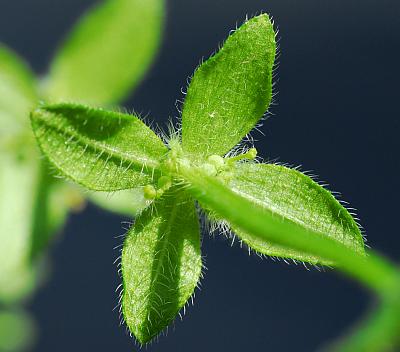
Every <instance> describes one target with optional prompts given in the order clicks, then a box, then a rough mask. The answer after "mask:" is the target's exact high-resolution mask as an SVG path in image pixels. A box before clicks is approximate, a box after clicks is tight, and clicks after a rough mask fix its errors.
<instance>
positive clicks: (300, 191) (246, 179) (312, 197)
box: [229, 163, 364, 263]
mask: <svg viewBox="0 0 400 352" xmlns="http://www.w3.org/2000/svg"><path fill="white" fill-rule="evenodd" d="M229 187H230V188H231V189H232V190H233V191H234V192H235V193H237V194H239V195H241V196H243V197H245V198H247V199H249V200H251V201H252V202H254V203H256V204H258V205H260V206H261V207H262V208H264V209H265V210H266V211H269V212H271V213H272V214H274V215H276V216H278V217H282V218H284V219H289V220H290V221H293V222H294V223H296V224H299V225H300V226H302V227H304V228H306V229H310V230H311V231H315V232H319V233H323V234H325V235H326V236H329V237H331V238H332V239H335V240H337V241H338V242H340V243H342V244H344V245H346V246H347V247H349V248H351V249H353V250H354V251H356V252H361V253H363V252H364V242H363V238H362V235H361V233H360V230H359V228H358V226H357V224H356V222H355V221H354V219H353V218H352V216H351V215H350V214H349V212H348V211H347V210H346V209H345V208H344V207H343V206H342V205H341V204H340V203H339V202H338V201H337V200H336V199H335V198H334V197H333V196H332V194H331V193H330V192H329V191H327V190H326V189H324V188H323V187H321V186H320V185H318V184H317V183H316V182H314V181H313V180H312V179H311V178H310V177H308V176H306V175H304V174H302V173H301V172H299V171H297V170H294V169H289V168H287V167H284V166H280V165H273V164H253V163H241V164H237V165H236V168H235V171H234V176H233V178H232V180H231V181H230V183H229ZM233 230H234V232H235V233H236V234H237V235H238V237H239V238H241V239H242V240H243V241H244V242H245V243H246V244H247V245H249V246H250V247H251V248H253V249H255V250H256V251H258V252H260V253H263V254H267V255H271V256H275V257H283V258H292V259H297V260H301V261H310V259H311V261H312V262H313V263H317V262H320V260H319V258H310V257H309V255H304V253H301V252H298V251H295V250H293V249H291V248H284V247H282V246H277V245H273V244H271V243H269V242H267V241H265V240H263V239H259V238H255V237H253V236H252V235H249V234H248V233H246V232H245V231H242V230H240V229H237V228H236V227H235V226H233Z"/></svg>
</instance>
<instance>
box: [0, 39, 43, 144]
mask: <svg viewBox="0 0 400 352" xmlns="http://www.w3.org/2000/svg"><path fill="white" fill-rule="evenodd" d="M35 100H36V88H35V81H34V76H33V74H32V73H31V71H30V70H29V68H28V67H27V66H26V65H25V63H24V62H23V61H22V60H21V59H20V58H19V57H18V56H17V55H16V54H15V53H13V52H12V51H11V50H10V49H8V48H6V47H5V46H3V45H1V44H0V137H1V139H2V141H0V147H1V142H4V138H8V137H10V136H11V135H13V134H14V133H16V132H20V130H21V128H24V127H26V126H28V119H27V115H28V114H29V110H30V109H31V108H32V106H33V104H35Z"/></svg>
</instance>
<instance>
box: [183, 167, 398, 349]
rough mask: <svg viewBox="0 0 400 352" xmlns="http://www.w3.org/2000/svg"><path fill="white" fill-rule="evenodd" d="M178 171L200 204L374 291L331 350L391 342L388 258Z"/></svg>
mask: <svg viewBox="0 0 400 352" xmlns="http://www.w3.org/2000/svg"><path fill="white" fill-rule="evenodd" d="M179 174H180V175H181V177H183V178H184V179H185V180H186V181H187V182H188V183H189V185H190V187H189V190H190V191H191V192H192V194H193V195H194V196H195V197H196V198H197V199H198V200H199V201H200V202H201V203H204V204H207V205H208V206H209V207H210V208H212V209H213V210H214V211H215V212H216V213H218V215H219V216H221V217H223V218H225V219H227V220H228V221H229V222H230V223H232V224H234V225H236V226H237V227H239V228H241V229H243V230H245V231H248V232H250V233H252V234H253V235H255V236H259V237H260V238H262V239H265V240H268V241H269V242H271V243H274V244H277V245H282V246H288V247H291V248H294V249H297V250H301V251H304V252H307V253H309V254H312V255H318V256H322V257H324V258H326V259H328V260H331V261H332V262H334V263H336V265H335V266H336V267H337V268H338V269H340V270H341V271H343V272H344V273H346V274H347V275H349V276H351V277H353V278H355V279H357V280H358V281H360V282H361V283H362V284H363V285H365V286H366V287H368V288H369V289H371V290H373V291H375V292H376V293H377V294H378V295H379V297H380V299H381V306H380V308H379V310H378V312H377V313H376V314H375V315H373V316H372V318H370V320H368V321H367V323H366V324H364V326H363V328H362V329H361V330H360V331H358V332H357V333H356V334H355V335H353V336H352V337H350V338H349V339H348V340H346V341H344V342H343V343H340V344H339V345H338V346H337V347H336V348H335V349H338V350H340V351H342V350H344V351H350V350H351V351H370V348H369V346H370V345H373V342H374V343H375V344H378V341H380V340H381V339H383V341H386V345H390V342H389V341H388V338H391V339H392V341H393V338H394V337H395V335H396V332H397V330H398V327H399V326H400V304H399V298H398V297H399V296H400V274H399V270H398V268H397V267H396V266H395V265H394V264H393V263H391V262H390V261H388V260H387V259H385V258H383V257H381V256H379V255H378V254H376V253H374V252H372V251H369V252H368V254H367V255H366V256H364V255H362V254H360V253H357V252H355V251H353V250H351V249H350V248H347V247H345V246H344V245H342V244H340V243H339V242H337V241H335V240H333V239H330V238H329V237H327V236H323V234H320V233H316V232H311V231H308V230H305V229H303V228H301V227H299V226H298V225H296V224H294V223H292V222H289V221H284V220H282V219H281V218H277V217H276V216H274V215H273V214H272V213H266V212H265V211H263V210H262V209H260V208H259V207H257V206H256V205H255V204H253V203H252V202H250V201H249V200H247V199H245V198H243V197H241V196H239V195H237V194H235V193H234V192H232V191H231V190H230V189H228V188H227V187H224V186H223V184H222V183H221V182H219V181H217V180H215V179H213V178H211V177H209V176H207V175H205V174H202V173H201V171H199V170H196V169H193V168H189V167H187V168H186V167H181V168H179ZM393 297H395V298H393ZM376 326H379V328H376ZM384 327H385V328H384ZM370 331H374V334H370V333H369V332H370ZM381 335H384V337H383V336H381ZM377 346H378V345H377ZM381 347H382V348H380V349H379V350H383V351H384V350H385V349H384V348H386V347H384V346H383V345H382V346H381ZM374 351H377V349H375V350H374Z"/></svg>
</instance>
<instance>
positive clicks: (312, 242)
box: [180, 167, 364, 272]
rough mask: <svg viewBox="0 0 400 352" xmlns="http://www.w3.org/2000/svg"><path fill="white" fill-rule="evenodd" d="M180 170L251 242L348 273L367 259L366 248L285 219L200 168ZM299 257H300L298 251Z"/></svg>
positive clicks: (197, 193)
mask: <svg viewBox="0 0 400 352" xmlns="http://www.w3.org/2000/svg"><path fill="white" fill-rule="evenodd" d="M180 173H181V176H182V177H183V178H184V179H185V180H186V181H187V182H188V183H189V187H188V191H189V192H190V193H192V195H193V196H194V197H195V198H196V199H197V200H198V201H199V202H200V203H201V204H202V205H204V206H205V207H206V209H207V210H211V211H212V212H214V213H215V214H216V216H217V217H218V218H219V219H224V220H226V221H227V222H228V223H229V224H230V225H232V226H233V227H234V228H235V229H237V230H240V231H242V232H243V233H246V234H248V236H249V237H248V238H247V240H248V241H251V242H256V241H257V242H264V243H270V244H271V245H273V246H276V247H280V248H285V251H286V250H293V251H294V253H299V254H301V258H302V260H304V261H306V262H310V263H313V264H327V265H328V264H329V265H335V266H340V267H341V268H342V270H345V271H347V272H351V270H350V269H348V265H351V264H352V263H357V265H362V263H363V262H362V261H360V258H364V251H363V249H362V248H358V251H357V252H355V251H354V249H353V248H351V247H349V246H348V242H347V241H343V240H342V238H335V237H333V236H332V234H331V233H329V232H328V233H321V232H316V231H314V230H312V229H310V228H309V227H307V226H306V225H305V224H299V223H296V222H294V221H292V220H290V219H288V218H283V217H282V216H280V215H278V214H276V213H274V212H273V211H272V210H271V209H267V208H265V207H264V206H262V205H260V204H259V203H257V202H256V201H254V199H251V198H249V197H246V196H244V195H242V194H240V195H239V194H238V193H236V192H234V191H232V190H231V188H230V187H229V186H227V185H226V184H224V183H223V182H222V181H221V180H218V179H217V178H215V177H211V176H208V175H207V174H205V173H204V172H202V171H201V170H199V169H198V170H194V169H191V168H183V167H182V168H181V169H180ZM338 216H339V214H338ZM357 236H358V235H356V234H354V237H357ZM295 259H299V257H298V256H297V254H296V256H295ZM355 259H356V260H355ZM360 263H361V264H360Z"/></svg>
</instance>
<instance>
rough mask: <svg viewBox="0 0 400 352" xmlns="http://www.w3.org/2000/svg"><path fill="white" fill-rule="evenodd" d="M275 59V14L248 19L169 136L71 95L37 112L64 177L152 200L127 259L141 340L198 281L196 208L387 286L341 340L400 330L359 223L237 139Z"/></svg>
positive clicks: (395, 297) (374, 345)
mask: <svg viewBox="0 0 400 352" xmlns="http://www.w3.org/2000/svg"><path fill="white" fill-rule="evenodd" d="M274 59H275V33H274V30H273V26H272V24H271V21H270V19H269V17H268V16H267V15H260V16H258V17H255V18H252V19H251V20H249V21H246V22H245V23H244V24H243V25H242V26H241V27H240V28H239V29H237V30H236V31H235V32H234V33H233V34H232V35H230V37H229V38H228V39H227V41H226V42H225V44H224V45H223V47H222V48H221V50H220V51H219V52H218V53H216V54H215V55H214V56H212V57H211V58H210V59H209V60H207V61H206V62H205V63H203V64H202V65H200V67H199V68H198V69H197V70H196V71H195V73H194V75H193V78H192V80H191V82H190V85H189V88H188V92H187V95H186V98H185V102H184V104H183V109H182V121H181V126H180V127H181V128H177V129H175V132H174V129H173V128H171V130H172V133H171V135H169V136H167V137H166V138H165V139H166V141H167V144H164V143H163V141H162V140H161V139H160V138H159V137H158V136H157V135H156V134H155V133H154V132H153V131H152V130H151V129H150V128H149V127H147V126H146V125H145V124H144V123H143V122H142V121H141V120H140V119H139V118H138V117H136V116H133V115H127V114H121V113H117V112H111V111H105V110H101V109H95V108H89V107H87V106H86V105H79V104H68V103H60V104H51V105H49V104H45V105H41V106H39V107H38V108H37V109H36V110H34V111H33V112H32V115H31V119H32V127H33V130H34V133H35V136H36V139H37V141H38V144H39V146H40V148H41V150H42V151H43V153H44V154H45V155H46V156H47V157H48V158H49V160H50V161H51V163H52V164H53V165H54V166H55V167H56V168H57V169H59V170H60V172H62V173H63V174H64V175H65V176H66V177H67V178H69V179H71V180H73V181H75V182H77V183H78V184H80V185H83V186H84V187H86V188H88V189H91V190H97V191H109V192H115V191H119V190H121V189H135V190H136V191H137V196H138V197H139V199H140V200H143V199H146V200H147V201H146V206H145V207H144V208H143V210H142V211H141V213H140V214H139V216H138V217H137V218H136V221H135V223H134V225H133V226H132V228H131V229H130V230H129V232H128V234H127V237H126V239H125V242H124V246H123V249H122V260H121V264H122V277H123V293H122V313H123V316H124V319H125V322H126V324H127V326H128V328H129V330H130V331H131V332H132V333H133V334H134V336H135V337H136V338H137V339H138V341H139V342H140V343H142V344H144V343H147V342H148V341H150V340H151V339H152V338H154V337H155V336H157V335H158V334H159V333H160V332H161V331H162V330H163V329H164V328H165V327H167V326H168V325H169V324H170V322H171V321H172V320H173V319H174V318H175V316H176V315H177V314H178V312H179V310H180V309H181V308H182V307H184V305H185V304H186V303H187V301H188V299H189V298H190V297H191V295H192V294H193V292H194V290H195V288H196V286H197V285H198V280H199V278H200V276H201V268H202V260H201V251H200V244H201V240H200V228H199V218H198V210H199V209H202V212H203V213H205V214H206V215H207V216H208V218H209V219H211V222H214V223H215V224H217V225H219V226H221V227H222V228H223V229H224V230H225V231H232V232H233V233H234V234H235V235H236V236H237V237H238V238H240V239H241V241H243V242H244V243H245V244H246V245H247V246H248V247H249V248H251V249H253V250H255V251H256V252H259V253H261V254H263V255H269V256H274V257H281V258H289V259H293V260H297V261H302V262H306V263H311V264H314V265H324V266H332V267H336V268H338V269H340V270H342V271H343V272H345V273H347V274H348V275H351V276H352V277H354V278H355V279H357V280H359V281H360V282H362V283H363V284H364V285H366V286H367V287H368V288H370V289H371V290H373V291H375V292H376V293H377V294H378V295H379V297H380V298H381V308H380V309H379V310H378V312H377V313H375V314H373V315H372V317H371V320H370V321H368V322H367V323H365V326H364V327H363V328H361V329H360V330H359V331H357V332H356V334H355V335H354V336H353V337H352V338H350V339H349V340H346V341H344V342H341V343H340V344H339V345H337V346H336V348H337V349H338V350H341V351H384V350H388V349H391V348H394V346H395V345H396V343H397V342H398V340H399V336H400V335H399V327H400V295H399V292H400V280H399V272H398V270H397V268H396V267H395V266H394V265H392V264H391V263H389V262H388V261H387V260H385V259H384V258H382V257H379V256H378V255H377V254H374V253H373V252H372V251H366V250H365V248H364V241H363V237H362V235H361V232H360V229H359V227H358V225H357V223H356V221H355V220H354V219H353V217H352V216H351V215H350V213H349V212H348V211H347V210H346V209H345V208H344V207H343V206H342V205H341V204H340V203H339V202H338V201H337V200H336V199H335V198H334V197H333V195H332V194H331V193H330V192H329V191H327V190H326V189H324V188H323V187H322V186H320V185H319V184H317V183H316V182H314V181H313V180H312V179H311V178H309V177H308V176H306V175H304V174H302V173H301V172H299V171H297V170H295V169H290V168H287V167H284V166H281V165H275V164H270V163H262V162H261V160H258V162H257V161H256V155H257V153H256V150H255V149H254V148H252V147H251V145H247V144H246V143H244V144H240V142H241V140H242V139H243V138H244V137H245V136H246V135H247V134H248V133H249V132H250V131H251V129H252V128H253V127H254V125H255V124H257V123H258V121H259V120H260V118H261V117H262V116H263V114H264V113H265V111H266V110H267V108H268V106H269V104H270V102H271V97H272V70H273V64H274ZM180 129H181V131H180ZM238 143H239V146H238ZM196 204H197V205H198V207H197V206H196Z"/></svg>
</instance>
